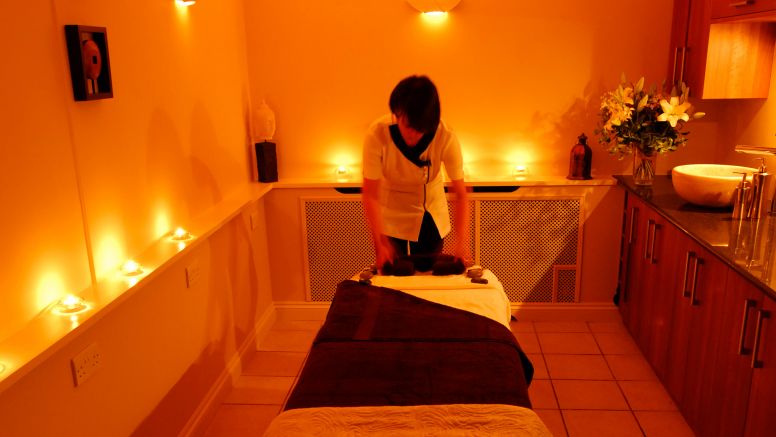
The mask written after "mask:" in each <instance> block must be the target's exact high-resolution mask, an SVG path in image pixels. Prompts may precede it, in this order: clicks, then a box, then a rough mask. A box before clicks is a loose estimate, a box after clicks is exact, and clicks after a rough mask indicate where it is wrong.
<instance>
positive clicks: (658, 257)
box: [640, 215, 686, 378]
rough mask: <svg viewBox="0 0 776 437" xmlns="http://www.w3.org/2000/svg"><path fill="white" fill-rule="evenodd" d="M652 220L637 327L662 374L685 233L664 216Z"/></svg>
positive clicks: (650, 359) (652, 362)
mask: <svg viewBox="0 0 776 437" xmlns="http://www.w3.org/2000/svg"><path fill="white" fill-rule="evenodd" d="M653 220H654V225H653V227H654V231H653V232H652V238H651V239H650V240H649V241H648V244H649V246H648V248H647V249H648V262H649V270H648V271H649V273H648V278H647V280H646V281H645V286H646V291H645V292H644V293H643V294H644V296H645V299H644V301H643V302H642V307H643V311H644V317H643V319H642V323H641V328H640V332H642V336H641V343H640V346H641V350H642V351H643V353H644V356H645V357H646V359H647V361H648V362H649V363H650V365H652V368H653V369H654V370H655V373H656V374H657V375H658V377H660V378H663V377H664V376H665V372H666V366H667V360H668V345H669V343H671V339H672V337H673V333H672V332H671V319H672V317H673V308H674V298H675V296H677V295H678V294H679V293H680V292H681V290H680V284H679V283H678V281H677V277H678V276H679V274H680V268H681V267H682V265H681V263H682V262H683V258H682V257H683V255H684V253H683V252H680V251H679V249H678V247H679V246H678V242H679V241H680V239H683V238H686V237H684V236H683V235H682V234H681V233H680V231H679V229H677V228H676V227H675V226H673V225H672V224H670V223H669V222H667V221H666V220H665V219H663V218H661V217H659V216H657V215H655V217H653Z"/></svg>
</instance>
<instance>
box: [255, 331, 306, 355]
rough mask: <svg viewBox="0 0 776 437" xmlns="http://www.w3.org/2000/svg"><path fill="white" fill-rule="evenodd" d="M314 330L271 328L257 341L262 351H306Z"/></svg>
mask: <svg viewBox="0 0 776 437" xmlns="http://www.w3.org/2000/svg"><path fill="white" fill-rule="evenodd" d="M316 334H317V332H316V331H281V330H276V329H272V330H270V331H269V332H268V333H267V337H266V338H264V339H263V340H262V341H261V342H260V343H259V347H258V349H259V350H262V351H285V352H307V351H308V350H309V349H310V345H312V343H313V339H315V335H316Z"/></svg>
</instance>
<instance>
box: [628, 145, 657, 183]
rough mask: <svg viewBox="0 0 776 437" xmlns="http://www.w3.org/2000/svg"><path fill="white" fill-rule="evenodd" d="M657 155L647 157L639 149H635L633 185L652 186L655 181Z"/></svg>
mask: <svg viewBox="0 0 776 437" xmlns="http://www.w3.org/2000/svg"><path fill="white" fill-rule="evenodd" d="M656 158H657V156H656V154H655V153H653V154H651V155H647V154H645V153H643V152H642V151H641V149H639V148H638V147H634V148H633V183H634V184H636V185H638V186H649V185H652V181H653V180H655V161H656Z"/></svg>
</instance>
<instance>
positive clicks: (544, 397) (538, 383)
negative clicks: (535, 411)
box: [528, 379, 558, 410]
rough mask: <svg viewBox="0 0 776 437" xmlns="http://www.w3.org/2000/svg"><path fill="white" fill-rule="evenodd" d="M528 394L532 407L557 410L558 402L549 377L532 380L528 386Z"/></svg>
mask: <svg viewBox="0 0 776 437" xmlns="http://www.w3.org/2000/svg"><path fill="white" fill-rule="evenodd" d="M528 396H529V397H530V398H531V406H532V407H533V408H539V409H548V410H557V409H558V402H557V401H556V400H555V392H554V391H553V390H552V383H550V380H549V379H537V380H534V381H533V382H532V383H531V385H530V386H529V387H528Z"/></svg>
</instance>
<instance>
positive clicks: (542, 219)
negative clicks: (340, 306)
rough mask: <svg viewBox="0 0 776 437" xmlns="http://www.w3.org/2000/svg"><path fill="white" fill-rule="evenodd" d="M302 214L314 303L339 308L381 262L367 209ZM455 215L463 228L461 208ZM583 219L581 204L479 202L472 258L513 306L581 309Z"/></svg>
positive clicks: (472, 210) (339, 204) (346, 205)
mask: <svg viewBox="0 0 776 437" xmlns="http://www.w3.org/2000/svg"><path fill="white" fill-rule="evenodd" d="M302 206H303V207H302V214H303V223H304V236H303V237H304V238H303V240H304V244H305V257H304V258H305V259H304V260H305V268H306V272H305V275H306V278H305V279H306V284H307V298H308V300H311V301H319V302H320V301H324V302H325V301H331V299H332V297H333V296H334V291H335V289H336V286H337V284H338V283H339V282H340V281H342V280H343V279H347V278H350V277H352V276H353V275H354V274H356V273H357V272H359V271H360V270H361V269H363V268H364V267H366V266H368V265H370V264H371V263H373V262H374V250H373V248H372V242H371V238H370V236H369V228H368V226H367V222H366V218H365V217H364V212H363V208H362V205H361V201H360V199H343V198H331V199H320V198H318V199H302ZM448 208H450V217H451V218H452V219H453V220H455V214H454V213H453V212H454V201H449V202H448ZM581 214H582V211H581V198H519V199H495V200H494V199H476V200H472V201H470V207H469V235H470V238H469V247H470V252H471V254H472V255H473V256H474V257H475V262H477V263H478V264H480V265H482V266H483V267H485V268H489V269H491V270H492V271H493V273H494V274H495V275H496V276H497V277H498V278H499V280H501V282H502V284H503V285H504V290H505V291H506V293H507V295H508V296H509V299H510V300H511V301H512V302H576V301H578V298H579V283H580V281H579V279H580V278H579V271H580V260H579V258H580V253H581V245H582V242H581V235H582V232H581V223H582V220H581ZM453 229H455V223H453ZM458 238H459V237H458V236H457V235H455V231H454V232H452V233H451V234H450V235H448V236H447V238H445V246H444V249H443V250H444V251H445V252H446V253H452V252H453V248H454V247H455V242H456V241H457V239H458Z"/></svg>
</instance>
